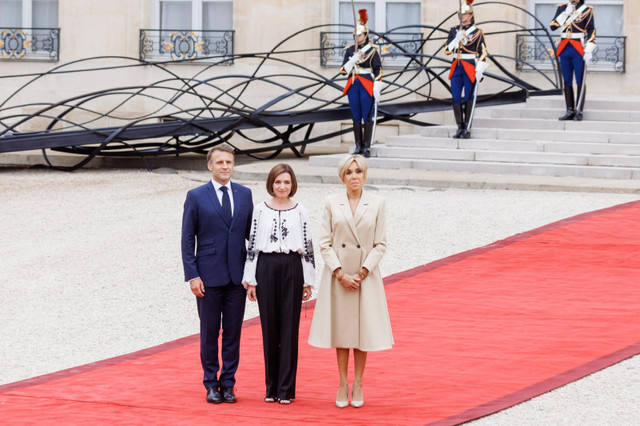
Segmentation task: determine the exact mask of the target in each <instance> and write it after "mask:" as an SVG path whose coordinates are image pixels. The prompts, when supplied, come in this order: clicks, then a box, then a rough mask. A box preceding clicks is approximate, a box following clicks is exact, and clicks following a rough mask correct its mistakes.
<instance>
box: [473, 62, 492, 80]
mask: <svg viewBox="0 0 640 426" xmlns="http://www.w3.org/2000/svg"><path fill="white" fill-rule="evenodd" d="M487 68H489V64H487V61H480V62H478V64H477V65H476V81H478V82H479V81H482V77H483V75H484V72H485V71H486V70H487Z"/></svg>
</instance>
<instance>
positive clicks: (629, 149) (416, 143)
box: [375, 135, 640, 155]
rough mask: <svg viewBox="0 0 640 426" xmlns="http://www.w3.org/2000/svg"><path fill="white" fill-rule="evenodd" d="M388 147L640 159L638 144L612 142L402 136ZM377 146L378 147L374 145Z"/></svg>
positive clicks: (392, 141)
mask: <svg viewBox="0 0 640 426" xmlns="http://www.w3.org/2000/svg"><path fill="white" fill-rule="evenodd" d="M385 145H386V146H387V147H415V148H448V149H456V148H457V149H471V150H473V149H476V150H478V149H480V150H497V151H540V152H560V153H583V154H589V153H591V154H610V155H640V143H639V144H615V143H609V142H602V143H585V142H584V141H583V140H581V139H580V140H576V141H573V142H572V141H561V142H554V141H542V140H532V141H527V140H516V139H513V140H501V139H477V138H474V139H453V138H450V137H425V136H421V135H402V136H391V137H388V138H387V142H386V144H385ZM375 146H378V145H375Z"/></svg>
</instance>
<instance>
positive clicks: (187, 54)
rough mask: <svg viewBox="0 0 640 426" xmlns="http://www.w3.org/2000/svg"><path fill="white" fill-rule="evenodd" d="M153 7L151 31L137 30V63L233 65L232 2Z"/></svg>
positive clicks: (177, 0) (184, 0) (167, 2)
mask: <svg viewBox="0 0 640 426" xmlns="http://www.w3.org/2000/svg"><path fill="white" fill-rule="evenodd" d="M153 7H154V13H153V27H154V28H153V29H141V30H140V59H143V60H146V61H185V60H187V61H191V60H196V59H197V60H198V61H204V62H213V63H221V64H227V65H230V64H232V63H233V59H232V57H231V55H233V33H234V31H233V1H232V0H154V3H153ZM209 57H210V58H209Z"/></svg>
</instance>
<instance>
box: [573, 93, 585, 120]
mask: <svg viewBox="0 0 640 426" xmlns="http://www.w3.org/2000/svg"><path fill="white" fill-rule="evenodd" d="M582 90H584V92H582ZM581 93H582V96H580V94H581ZM586 97H587V86H584V88H583V87H581V86H578V105H576V113H575V115H574V116H573V119H574V120H575V121H582V110H583V109H584V100H585V98H586Z"/></svg>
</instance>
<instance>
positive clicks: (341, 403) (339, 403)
mask: <svg viewBox="0 0 640 426" xmlns="http://www.w3.org/2000/svg"><path fill="white" fill-rule="evenodd" d="M348 405H349V387H348V386H347V399H346V400H345V401H340V400H339V399H338V398H336V407H338V408H345V407H346V406H348Z"/></svg>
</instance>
